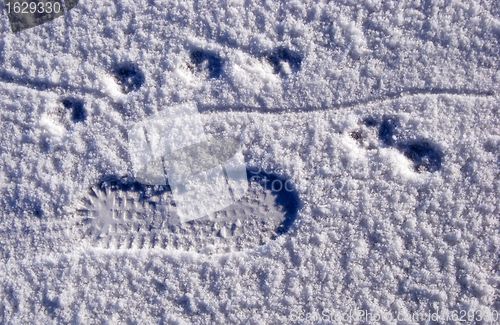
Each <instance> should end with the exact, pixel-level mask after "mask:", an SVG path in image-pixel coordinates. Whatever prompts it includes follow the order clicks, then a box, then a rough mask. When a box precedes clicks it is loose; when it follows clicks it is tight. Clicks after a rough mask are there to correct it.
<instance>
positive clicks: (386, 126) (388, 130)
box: [378, 116, 399, 146]
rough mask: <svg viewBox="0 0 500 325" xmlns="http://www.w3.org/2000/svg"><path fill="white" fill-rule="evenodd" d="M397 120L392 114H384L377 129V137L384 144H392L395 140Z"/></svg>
mask: <svg viewBox="0 0 500 325" xmlns="http://www.w3.org/2000/svg"><path fill="white" fill-rule="evenodd" d="M398 127H399V121H398V119H397V118H396V117H393V116H384V118H383V120H382V124H380V128H379V130H378V137H379V139H380V140H381V141H382V143H383V144H385V145H386V146H393V145H394V144H395V143H396V141H397V133H398Z"/></svg>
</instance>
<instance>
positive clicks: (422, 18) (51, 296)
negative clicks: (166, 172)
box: [0, 0, 500, 324]
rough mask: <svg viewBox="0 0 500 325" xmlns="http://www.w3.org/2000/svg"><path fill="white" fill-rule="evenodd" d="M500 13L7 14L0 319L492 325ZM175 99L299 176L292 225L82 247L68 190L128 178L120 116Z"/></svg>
mask: <svg viewBox="0 0 500 325" xmlns="http://www.w3.org/2000/svg"><path fill="white" fill-rule="evenodd" d="M499 15H500V6H499V3H498V2H497V1H494V0H491V1H459V0H453V1H377V0H365V1H349V0H340V1H331V2H325V1H281V2H280V1H254V0H248V1H211V2H206V3H205V2H201V1H170V0H165V1H160V0H148V1H146V0H134V1H131V0H130V1H127V0H115V1H111V0H102V1H90V0H80V2H79V4H78V5H77V6H76V7H75V8H74V9H72V10H71V11H70V12H68V13H67V14H66V15H65V16H64V17H60V18H57V19H55V20H54V21H52V22H50V23H46V24H44V25H42V26H38V27H35V28H32V29H29V30H25V31H22V32H20V33H16V34H14V33H12V32H11V30H10V26H9V22H8V19H7V16H6V15H2V19H1V21H0V32H1V34H2V37H1V39H0V60H1V63H2V67H1V68H0V85H1V92H0V261H1V262H0V268H1V269H0V323H5V324H17V323H38V324H46V323H47V324H48V323H76V324H80V323H81V324H89V323H103V322H107V323H110V324H115V323H140V324H149V323H151V324H152V323H168V324H170V323H172V324H190V323H195V324H208V323H218V324H225V323H228V324H229V323H248V324H279V323H297V324H304V323H306V324H307V323H311V324H317V323H324V324H338V323H359V322H363V321H364V322H365V323H378V322H380V321H377V320H376V318H375V319H374V318H373V317H376V315H378V316H384V319H385V320H386V322H387V323H388V324H396V323H398V317H399V319H400V320H401V319H403V320H404V321H406V323H407V324H411V323H421V322H422V321H419V320H421V319H420V318H417V319H416V318H415V317H418V316H416V315H420V316H421V317H425V315H429V314H432V313H433V314H436V315H439V316H440V317H441V318H440V319H439V320H437V321H435V323H446V320H447V318H446V317H451V315H453V313H456V314H457V315H459V316H460V315H463V313H464V312H465V313H467V312H468V313H469V315H470V314H472V315H476V316H477V315H481V316H482V317H484V318H486V317H489V318H486V321H485V322H483V323H487V324H489V323H491V324H494V323H496V322H497V321H498V320H499V318H498V311H499V309H500V302H499V300H498V294H499V292H498V288H499V285H500V283H499V281H500V278H499V276H500V274H499V263H500V261H499V245H500V236H499V215H500V214H499V200H498V197H499V185H500V181H499V162H500V157H499V149H500V130H499V128H498V125H500V121H499V116H500V115H499V97H498V90H499V78H500V73H499V62H500V60H499V59H500V46H499V42H500V16H499ZM180 103H191V104H192V105H196V107H197V109H198V110H199V111H200V114H199V115H197V116H196V117H193V119H198V120H197V121H194V122H199V123H203V125H204V126H205V129H206V130H205V131H206V132H207V134H209V135H224V136H225V137H228V138H236V139H238V140H239V141H240V142H241V146H242V150H243V154H244V157H245V160H246V162H247V164H248V165H249V166H256V167H259V168H262V169H264V170H267V171H270V172H273V173H276V174H279V175H283V176H285V177H286V178H287V179H290V180H291V181H292V182H293V184H294V186H295V188H296V190H297V193H298V196H299V198H300V200H301V204H302V205H301V206H302V207H301V209H300V211H299V213H298V217H297V219H296V220H295V223H294V224H293V226H292V227H291V229H290V231H288V232H287V233H286V234H283V235H281V236H279V237H278V238H276V240H273V241H271V242H269V243H267V244H265V245H262V246H256V247H255V248H253V249H250V250H245V251H241V252H229V253H224V254H211V255H207V254H200V253H197V252H194V251H189V250H188V251H186V250H178V249H173V248H172V249H169V248H166V249H120V250H106V249H96V248H93V247H91V246H89V245H87V244H85V242H84V241H83V240H82V238H81V236H79V229H78V226H77V223H76V222H75V214H74V211H73V208H74V204H75V202H77V200H78V199H79V198H80V197H81V196H82V193H85V192H86V191H88V189H89V188H91V187H92V186H94V185H95V184H96V182H98V180H99V179H101V178H102V176H103V175H131V174H132V173H133V169H132V165H131V159H130V154H129V147H128V143H129V142H128V140H129V139H128V132H129V130H130V127H131V126H133V125H134V124H135V123H138V122H140V121H142V120H145V119H147V118H150V117H151V116H155V114H158V113H160V112H162V111H164V110H168V109H169V107H172V106H175V105H178V104H180ZM256 235H257V234H256ZM356 311H363V312H364V313H365V314H366V313H369V314H370V315H371V318H369V317H368V318H367V317H365V318H363V317H361V318H354V319H349V318H347V319H346V318H344V319H342V318H338V317H346V315H353V313H355V312H356ZM365 316H366V315H365ZM336 317H337V318H336ZM423 319H424V320H425V318H423ZM448 321H449V323H454V322H455V323H457V321H456V320H455V321H453V320H449V319H448ZM401 323H402V324H404V322H401ZM429 323H432V322H429ZM478 323H480V322H478Z"/></svg>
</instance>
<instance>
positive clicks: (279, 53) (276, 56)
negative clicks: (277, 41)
mask: <svg viewBox="0 0 500 325" xmlns="http://www.w3.org/2000/svg"><path fill="white" fill-rule="evenodd" d="M267 60H268V61H269V63H270V64H271V65H272V66H273V69H274V73H286V71H284V70H285V69H286V68H285V66H284V65H285V64H287V65H288V66H289V67H290V69H291V71H292V72H298V71H299V70H300V67H301V65H302V56H301V55H300V54H299V53H298V52H295V51H292V50H290V49H287V48H285V47H278V48H276V49H275V50H274V51H272V52H271V53H270V54H269V55H268V57H267Z"/></svg>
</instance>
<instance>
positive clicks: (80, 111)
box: [62, 97, 87, 123]
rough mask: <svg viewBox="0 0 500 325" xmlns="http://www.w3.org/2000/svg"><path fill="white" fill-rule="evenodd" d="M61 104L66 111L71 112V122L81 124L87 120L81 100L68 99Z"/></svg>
mask: <svg viewBox="0 0 500 325" xmlns="http://www.w3.org/2000/svg"><path fill="white" fill-rule="evenodd" d="M62 104H63V106H64V107H65V108H66V109H68V110H71V120H72V121H73V122H75V123H78V122H83V121H85V119H86V118H87V112H86V111H85V105H84V103H83V101H82V100H81V99H77V98H72V97H68V98H65V99H63V101H62Z"/></svg>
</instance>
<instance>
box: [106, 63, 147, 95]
mask: <svg viewBox="0 0 500 325" xmlns="http://www.w3.org/2000/svg"><path fill="white" fill-rule="evenodd" d="M113 72H114V75H115V78H116V81H117V82H118V84H119V85H120V87H121V89H122V91H123V92H124V93H126V94H128V93H130V92H132V91H137V90H139V88H141V86H142V85H143V84H144V82H145V80H146V77H145V76H144V73H143V72H142V70H141V69H140V68H139V66H137V64H135V63H130V62H127V63H120V64H118V65H117V66H116V67H115V69H114V71H113Z"/></svg>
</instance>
